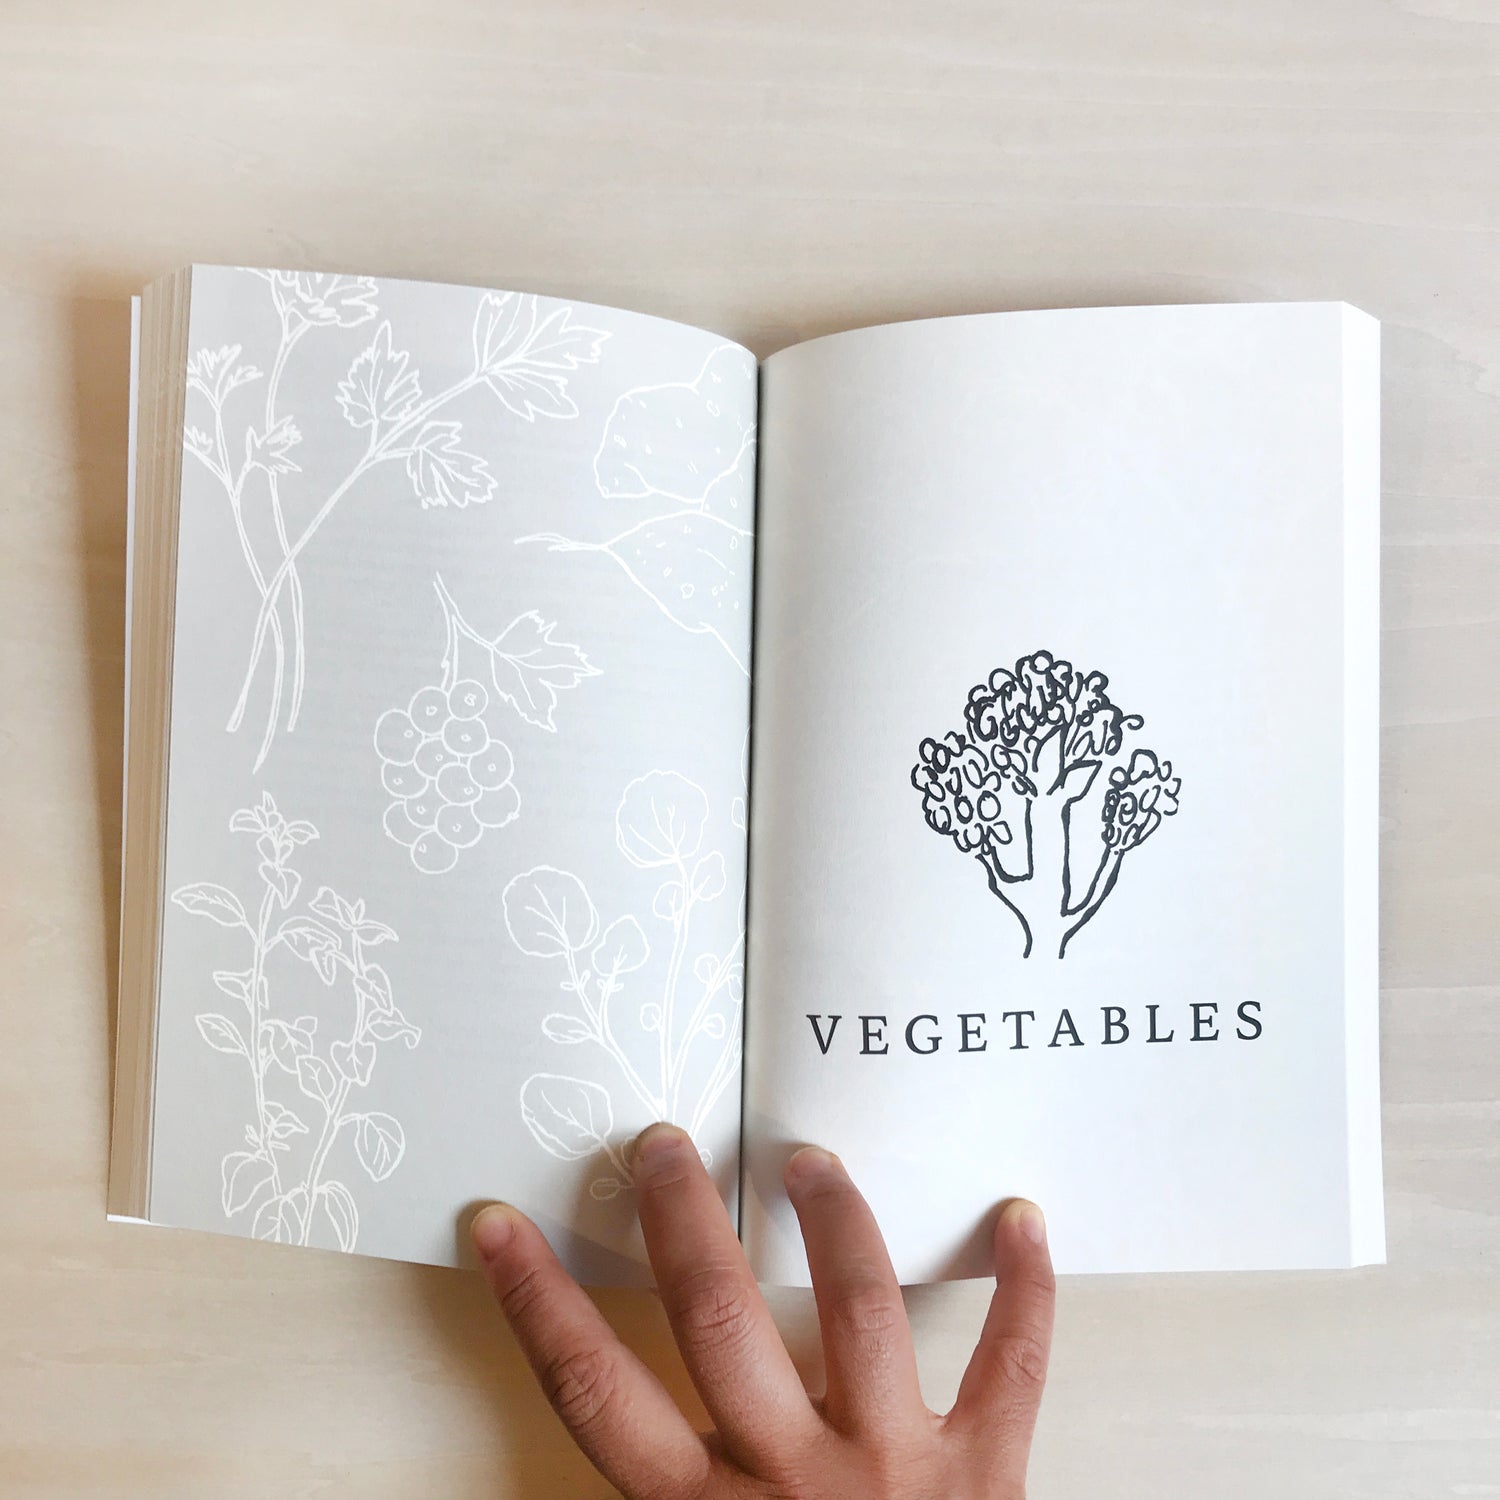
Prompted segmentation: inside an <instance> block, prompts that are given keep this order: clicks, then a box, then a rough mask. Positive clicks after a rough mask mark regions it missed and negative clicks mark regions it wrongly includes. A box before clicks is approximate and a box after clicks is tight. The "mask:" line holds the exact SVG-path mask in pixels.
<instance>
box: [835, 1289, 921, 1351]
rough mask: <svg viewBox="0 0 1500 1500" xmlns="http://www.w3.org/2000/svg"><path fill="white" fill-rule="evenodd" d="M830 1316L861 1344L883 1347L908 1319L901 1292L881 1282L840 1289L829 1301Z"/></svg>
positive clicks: (836, 1324)
mask: <svg viewBox="0 0 1500 1500" xmlns="http://www.w3.org/2000/svg"><path fill="white" fill-rule="evenodd" d="M828 1315H829V1318H830V1320H831V1321H832V1322H833V1323H834V1325H835V1326H836V1327H837V1328H838V1329H839V1330H840V1331H841V1332H843V1333H846V1334H850V1335H852V1336H853V1337H855V1338H856V1339H859V1340H860V1341H862V1342H869V1343H875V1344H883V1343H885V1342H887V1341H888V1340H889V1339H890V1338H891V1337H892V1336H893V1335H894V1334H895V1333H896V1332H897V1330H898V1329H899V1328H900V1327H901V1323H902V1320H903V1318H904V1316H905V1312H904V1309H903V1308H902V1307H901V1306H900V1298H899V1294H898V1293H892V1291H891V1289H890V1288H889V1287H887V1286H885V1285H884V1284H882V1283H881V1282H878V1281H862V1282H856V1283H853V1284H851V1285H849V1286H846V1287H841V1288H840V1289H839V1290H838V1291H837V1292H835V1293H834V1294H833V1296H832V1297H831V1298H830V1299H829V1303H828Z"/></svg>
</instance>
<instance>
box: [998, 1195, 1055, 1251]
mask: <svg viewBox="0 0 1500 1500" xmlns="http://www.w3.org/2000/svg"><path fill="white" fill-rule="evenodd" d="M1004 1217H1005V1218H1006V1219H1007V1220H1008V1221H1009V1222H1010V1223H1012V1224H1014V1225H1015V1226H1016V1228H1017V1229H1019V1230H1020V1231H1021V1233H1022V1234H1023V1235H1024V1236H1025V1237H1026V1238H1027V1239H1028V1240H1030V1241H1031V1243H1032V1244H1033V1245H1045V1244H1046V1243H1047V1221H1046V1219H1044V1218H1043V1217H1042V1211H1041V1209H1039V1208H1038V1207H1037V1206H1036V1204H1035V1203H1031V1202H1028V1201H1027V1200H1026V1199H1025V1198H1012V1199H1011V1200H1010V1202H1009V1203H1007V1204H1006V1205H1005V1213H1004Z"/></svg>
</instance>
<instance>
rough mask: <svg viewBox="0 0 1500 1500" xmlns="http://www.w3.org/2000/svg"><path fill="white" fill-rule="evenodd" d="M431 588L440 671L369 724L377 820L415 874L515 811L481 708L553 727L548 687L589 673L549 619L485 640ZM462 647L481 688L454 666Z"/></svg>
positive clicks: (441, 869) (532, 617)
mask: <svg viewBox="0 0 1500 1500" xmlns="http://www.w3.org/2000/svg"><path fill="white" fill-rule="evenodd" d="M434 588H435V589H436V591H437V596H438V602H439V604H441V606H442V610H443V617H444V621H445V623H446V625H447V647H446V649H445V651H444V653H443V664H442V673H441V676H440V678H439V680H438V681H436V682H429V683H427V684H425V685H424V686H422V687H420V688H418V689H417V691H416V692H415V693H413V694H412V696H411V700H410V701H409V702H408V703H407V705H406V707H405V708H388V709H387V710H386V711H385V712H384V713H383V714H381V716H380V718H379V719H378V720H377V721H376V723H375V752H376V754H377V755H378V756H379V757H380V781H381V785H382V786H383V787H384V788H385V790H386V793H387V795H388V796H389V797H390V799H391V800H390V802H389V804H388V805H387V806H386V809H385V813H384V816H383V818H382V824H383V826H384V828H385V831H386V833H387V834H388V835H389V836H390V837H391V838H393V839H394V840H395V841H396V842H397V843H398V844H400V845H401V846H402V847H403V848H405V849H408V850H410V852H411V861H412V863H413V864H414V865H415V866H416V867H417V869H418V870H420V871H421V872H422V873H423V874H424V875H443V874H446V873H447V872H448V871H449V870H451V869H452V868H453V867H454V866H455V865H456V864H457V863H458V856H459V851H460V850H462V849H470V848H472V847H473V846H474V845H475V844H477V843H478V842H479V840H480V839H481V838H482V837H483V835H484V832H485V830H486V829H491V828H504V827H506V825H507V824H509V823H513V822H514V821H515V820H516V818H517V817H519V816H520V812H521V794H520V791H519V790H518V788H517V787H516V784H515V757H514V756H513V755H512V754H511V749H510V746H509V745H508V744H507V743H506V742H505V741H504V740H503V739H500V738H499V737H498V736H497V735H496V734H494V733H493V732H492V730H491V728H490V725H489V723H488V722H487V721H486V715H488V714H491V713H494V712H498V711H501V710H503V709H504V708H506V707H508V708H509V709H510V710H511V711H513V712H514V713H515V714H516V715H517V717H519V718H520V719H521V720H522V721H523V722H525V723H529V724H531V725H533V726H534V727H536V728H539V729H545V730H552V731H555V730H556V728H557V724H556V719H555V713H556V708H557V699H558V694H559V693H560V692H563V691H566V690H567V689H568V688H571V687H574V686H576V685H577V683H578V682H580V681H581V680H582V679H583V678H585V677H597V676H598V675H599V669H598V668H597V667H595V666H593V665H591V664H590V662H589V660H588V658H587V657H585V656H584V654H583V653H582V652H581V651H580V650H579V649H578V648H577V647H576V646H572V645H569V644H568V643H567V642H565V641H557V640H554V639H553V631H554V630H556V628H557V627H556V626H555V625H552V624H548V623H547V622H546V621H544V620H543V619H542V618H541V616H540V615H538V614H537V613H536V612H535V611H531V612H529V613H527V614H523V615H518V616H517V617H516V618H515V619H514V620H512V621H511V623H510V624H509V625H508V626H506V628H505V629H504V630H503V631H502V632H501V633H500V634H499V635H498V636H496V637H494V638H493V639H491V638H489V637H487V636H484V635H482V634H481V633H480V632H479V631H477V630H475V629H474V627H473V626H472V625H470V624H469V622H468V621H467V620H466V619H465V618H464V616H463V613H462V611H461V610H460V609H459V607H458V604H457V602H456V601H455V600H454V598H453V595H452V594H450V593H449V592H448V589H447V586H446V585H445V584H444V583H443V580H442V579H441V578H440V577H439V578H436V579H434ZM464 647H467V651H465V653H464V654H465V655H466V656H472V661H473V663H474V665H475V666H476V667H477V666H478V664H479V663H481V662H482V663H483V670H484V672H485V674H486V676H487V677H488V678H489V681H490V685H489V686H488V687H487V686H486V685H485V684H484V682H482V681H480V679H479V678H478V677H475V676H463V677H461V676H460V675H459V671H460V663H459V656H460V652H461V650H463V648H464Z"/></svg>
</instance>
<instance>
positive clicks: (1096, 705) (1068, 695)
mask: <svg viewBox="0 0 1500 1500" xmlns="http://www.w3.org/2000/svg"><path fill="white" fill-rule="evenodd" d="M1108 688H1109V679H1108V678H1107V677H1106V676H1105V675H1104V674H1103V673H1102V672H1082V671H1079V670H1077V669H1075V668H1074V667H1073V665H1072V664H1071V663H1070V662H1066V661H1061V660H1059V659H1057V658H1056V657H1054V656H1052V655H1051V654H1050V653H1049V652H1046V651H1036V652H1033V653H1032V654H1031V655H1030V656H1023V657H1021V658H1020V659H1019V660H1018V661H1017V662H1016V664H1015V668H1014V670H1009V669H1007V668H1005V667H997V668H995V670H994V671H993V672H991V673H990V675H989V678H988V680H987V681H985V682H982V683H980V684H979V685H978V686H977V687H976V688H974V689H973V690H972V691H971V692H970V694H969V700H968V703H967V705H966V706H965V709H964V727H963V729H962V730H949V731H948V733H947V734H945V735H944V736H943V737H942V739H940V740H936V739H925V740H923V741H922V744H921V747H920V750H919V752H918V754H919V759H918V762H917V764H916V765H915V766H914V767H913V768H912V772H911V783H912V785H913V786H914V787H915V788H916V789H917V791H919V792H920V793H921V794H922V815H923V817H925V818H926V820H927V826H928V827H929V828H931V829H932V830H933V831H934V832H935V833H940V834H942V835H944V836H945V837H946V838H949V839H951V840H952V841H953V844H954V846H955V847H956V848H958V849H959V850H960V851H962V852H963V853H964V854H967V855H970V856H972V857H973V858H974V859H975V860H976V861H977V862H978V863H979V865H980V866H981V867H982V868H983V870H984V872H985V876H986V878H987V879H988V881H989V887H990V890H991V891H992V892H993V893H994V894H995V895H996V896H997V897H998V898H999V899H1000V900H1001V901H1002V902H1004V903H1005V905H1006V906H1007V907H1008V908H1009V909H1010V910H1011V912H1012V913H1013V914H1014V916H1015V918H1016V920H1017V921H1018V922H1019V923H1020V924H1021V930H1022V932H1023V933H1024V934H1025V948H1024V949H1023V952H1022V956H1023V957H1027V958H1029V957H1030V956H1031V954H1032V952H1033V950H1036V951H1039V952H1041V953H1044V954H1049V953H1050V954H1056V956H1057V957H1058V958H1063V957H1064V956H1065V955H1066V954H1067V950H1068V943H1069V942H1070V941H1071V940H1072V938H1073V937H1074V935H1075V934H1076V933H1077V932H1078V930H1079V929H1080V928H1081V927H1083V926H1084V925H1085V924H1086V923H1087V922H1089V921H1090V920H1091V919H1092V918H1093V916H1094V914H1095V913H1096V912H1097V911H1098V910H1099V908H1100V906H1101V905H1102V904H1103V902H1104V900H1105V898H1106V897H1107V896H1108V895H1109V893H1110V892H1111V891H1112V890H1114V888H1115V882H1116V881H1117V880H1118V879H1119V876H1120V865H1121V862H1122V861H1123V860H1124V858H1125V856H1126V855H1127V854H1128V853H1129V852H1130V851H1131V850H1132V849H1136V848H1138V847H1139V846H1140V845H1141V844H1143V843H1144V842H1145V841H1146V840H1147V839H1148V838H1150V836H1151V835H1152V834H1153V833H1155V832H1156V830H1157V829H1158V828H1159V827H1161V823H1162V819H1163V818H1169V817H1171V816H1172V815H1173V814H1174V813H1176V811H1177V806H1178V794H1179V792H1180V791H1181V789H1182V778H1181V777H1179V776H1175V775H1173V773H1172V762H1171V761H1169V760H1159V759H1158V758H1157V756H1156V754H1155V752H1154V751H1151V750H1146V749H1139V748H1138V749H1133V750H1132V751H1131V752H1130V755H1129V758H1128V760H1124V761H1121V760H1120V759H1119V757H1120V756H1121V755H1122V753H1123V750H1124V746H1125V739H1126V736H1127V734H1129V733H1132V732H1133V731H1135V730H1137V729H1140V728H1141V727H1142V725H1143V723H1144V720H1143V719H1142V718H1141V716H1140V715H1139V714H1127V713H1124V712H1122V711H1121V709H1120V708H1119V707H1118V706H1117V705H1116V704H1115V703H1114V702H1113V701H1112V700H1111V699H1110V697H1109V693H1108ZM1106 766H1107V767H1108V772H1107V775H1106V777H1105V779H1104V790H1103V792H1102V795H1100V794H1096V797H1095V800H1096V802H1097V813H1096V817H1097V821H1096V822H1095V823H1094V824H1093V825H1092V828H1091V829H1086V831H1081V830H1080V822H1081V820H1080V818H1079V817H1077V816H1075V812H1076V811H1077V809H1078V807H1079V804H1081V803H1083V802H1084V800H1085V799H1086V798H1088V797H1089V796H1090V793H1091V792H1095V781H1096V778H1097V777H1098V775H1099V772H1100V770H1101V769H1104V768H1105V767H1106ZM1091 834H1092V836H1090V835H1091Z"/></svg>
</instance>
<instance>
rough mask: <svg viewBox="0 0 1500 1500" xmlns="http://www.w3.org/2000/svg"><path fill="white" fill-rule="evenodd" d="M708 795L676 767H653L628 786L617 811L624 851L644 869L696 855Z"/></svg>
mask: <svg viewBox="0 0 1500 1500" xmlns="http://www.w3.org/2000/svg"><path fill="white" fill-rule="evenodd" d="M707 822H708V797H707V795H706V794H705V793H704V790H703V788H702V787H700V786H699V785H698V784H697V783H696V782H693V781H689V780H688V779H687V777H686V776H682V775H679V774H678V773H677V772H676V771H650V772H648V773H647V774H646V775H644V776H637V777H636V779H635V780H634V781H632V782H631V783H630V785H629V786H627V787H626V788H625V795H624V796H623V797H622V798H621V799H620V806H619V809H618V810H617V811H616V813H615V838H616V840H617V842H618V843H619V846H620V852H621V853H622V854H623V855H624V856H625V858H626V859H628V860H629V861H630V862H631V864H633V865H635V866H637V867H638V868H640V869H642V870H654V869H657V868H659V867H660V866H662V865H674V864H679V863H681V862H682V861H684V860H688V859H691V858H692V857H693V855H695V854H696V853H697V852H698V849H699V847H700V846H701V844H702V843H703V829H704V825H705V824H706V823H707Z"/></svg>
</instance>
